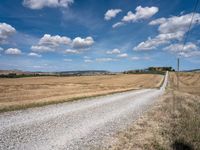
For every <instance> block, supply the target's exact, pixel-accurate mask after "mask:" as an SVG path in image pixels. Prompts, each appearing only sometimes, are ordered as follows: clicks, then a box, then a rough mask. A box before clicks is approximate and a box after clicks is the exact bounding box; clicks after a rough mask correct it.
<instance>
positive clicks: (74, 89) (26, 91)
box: [0, 74, 163, 111]
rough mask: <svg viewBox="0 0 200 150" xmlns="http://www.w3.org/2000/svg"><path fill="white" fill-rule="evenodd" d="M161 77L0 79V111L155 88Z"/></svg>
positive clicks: (104, 76) (148, 75) (116, 76)
mask: <svg viewBox="0 0 200 150" xmlns="http://www.w3.org/2000/svg"><path fill="white" fill-rule="evenodd" d="M162 79H163V76H162V75H153V74H135V75H134V74H132V75H124V74H120V75H98V76H79V77H77V76H74V77H29V78H15V79H8V78H0V111H7V110H15V109H21V108H27V107H34V106H40V105H45V104H52V103H58V102H65V101H69V100H76V99H80V98H85V97H92V96H99V95H105V94H111V93H115V92H122V91H128V90H134V89H141V88H157V87H159V86H160V85H161V83H162Z"/></svg>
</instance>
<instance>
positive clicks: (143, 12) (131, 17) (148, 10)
mask: <svg viewBox="0 0 200 150" xmlns="http://www.w3.org/2000/svg"><path fill="white" fill-rule="evenodd" d="M135 11H136V12H135V13H133V12H132V11H129V12H128V13H127V15H126V16H124V17H123V19H122V21H124V22H136V21H138V20H142V19H148V18H150V17H152V16H153V15H155V14H156V13H157V12H158V11H159V9H158V7H154V6H153V7H142V6H138V7H136V9H135Z"/></svg>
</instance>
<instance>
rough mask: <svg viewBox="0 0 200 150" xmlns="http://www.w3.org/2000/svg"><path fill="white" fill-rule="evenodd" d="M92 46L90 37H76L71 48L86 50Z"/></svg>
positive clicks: (92, 41)
mask: <svg viewBox="0 0 200 150" xmlns="http://www.w3.org/2000/svg"><path fill="white" fill-rule="evenodd" d="M93 44H94V40H93V38H92V37H90V36H89V37H86V38H81V37H76V38H75V39H73V41H72V47H73V48H75V49H87V48H89V47H90V46H92V45H93Z"/></svg>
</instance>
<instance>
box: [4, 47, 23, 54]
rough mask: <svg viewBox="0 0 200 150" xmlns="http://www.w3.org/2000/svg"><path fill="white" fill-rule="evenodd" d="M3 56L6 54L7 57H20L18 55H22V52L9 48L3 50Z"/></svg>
mask: <svg viewBox="0 0 200 150" xmlns="http://www.w3.org/2000/svg"><path fill="white" fill-rule="evenodd" d="M5 54H7V55H20V54H22V52H21V50H19V49H18V48H9V49H7V50H5Z"/></svg>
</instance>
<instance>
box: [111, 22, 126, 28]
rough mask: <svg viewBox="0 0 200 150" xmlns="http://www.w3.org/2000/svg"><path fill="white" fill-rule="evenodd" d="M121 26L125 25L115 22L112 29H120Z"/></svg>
mask: <svg viewBox="0 0 200 150" xmlns="http://www.w3.org/2000/svg"><path fill="white" fill-rule="evenodd" d="M123 25H125V24H124V23H123V22H117V23H115V24H113V25H112V28H117V27H121V26H123Z"/></svg>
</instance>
